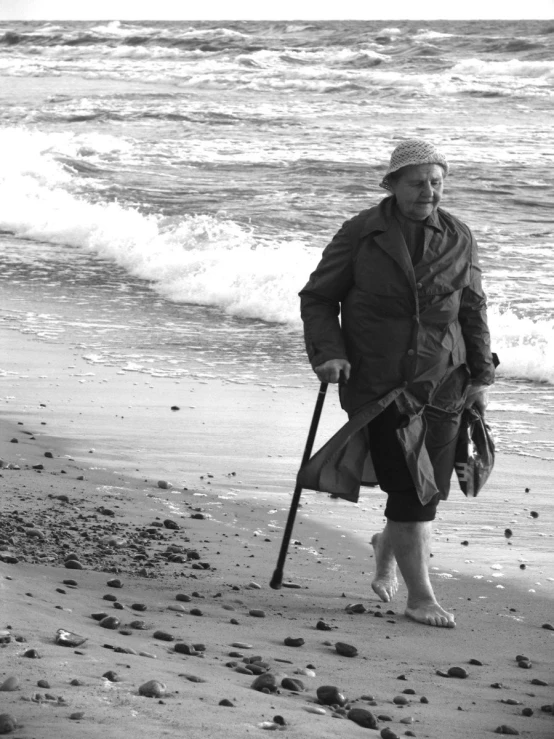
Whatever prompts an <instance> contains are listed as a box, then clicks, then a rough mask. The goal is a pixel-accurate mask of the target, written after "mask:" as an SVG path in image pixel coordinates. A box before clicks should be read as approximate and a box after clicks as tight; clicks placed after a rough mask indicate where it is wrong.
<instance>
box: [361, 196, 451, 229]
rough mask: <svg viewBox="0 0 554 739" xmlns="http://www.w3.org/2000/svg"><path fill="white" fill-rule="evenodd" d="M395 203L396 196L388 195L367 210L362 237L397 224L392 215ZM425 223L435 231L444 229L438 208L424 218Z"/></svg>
mask: <svg viewBox="0 0 554 739" xmlns="http://www.w3.org/2000/svg"><path fill="white" fill-rule="evenodd" d="M395 205H396V197H395V196H394V195H390V196H389V197H386V198H383V200H381V202H380V203H379V205H377V206H376V207H375V208H370V210H369V211H368V212H367V218H366V222H365V225H364V228H363V231H362V233H361V236H362V238H363V237H364V236H369V234H371V233H375V232H376V231H381V232H384V231H388V230H389V228H391V226H392V227H394V226H395V225H396V224H397V220H396V218H395V217H394V207H395ZM425 225H426V226H431V228H433V229H434V230H435V231H440V232H441V233H442V232H443V231H444V226H443V225H442V224H441V221H440V215H439V209H437V210H435V211H433V213H431V215H430V216H428V217H427V218H426V219H425Z"/></svg>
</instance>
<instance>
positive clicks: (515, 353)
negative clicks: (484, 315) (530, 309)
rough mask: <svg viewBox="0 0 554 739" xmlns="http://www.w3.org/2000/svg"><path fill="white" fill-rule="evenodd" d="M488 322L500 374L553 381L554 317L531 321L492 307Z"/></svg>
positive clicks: (539, 380)
mask: <svg viewBox="0 0 554 739" xmlns="http://www.w3.org/2000/svg"><path fill="white" fill-rule="evenodd" d="M489 323H490V328H491V334H492V337H493V345H494V347H493V348H494V351H496V352H497V354H498V355H499V357H500V361H501V365H500V367H499V374H500V375H501V376H503V377H513V378H526V379H529V380H535V381H537V382H548V383H554V320H552V319H537V320H533V319H531V318H525V317H520V316H518V315H516V314H515V313H513V312H511V311H502V312H501V311H499V310H496V309H495V308H494V306H493V307H492V309H490V310H489Z"/></svg>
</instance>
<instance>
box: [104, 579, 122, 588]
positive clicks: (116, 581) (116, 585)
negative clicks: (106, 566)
mask: <svg viewBox="0 0 554 739" xmlns="http://www.w3.org/2000/svg"><path fill="white" fill-rule="evenodd" d="M106 585H107V586H108V587H110V588H122V587H123V583H122V582H121V580H120V579H119V578H117V577H115V578H113V579H112V580H108V582H107V583H106Z"/></svg>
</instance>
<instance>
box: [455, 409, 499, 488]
mask: <svg viewBox="0 0 554 739" xmlns="http://www.w3.org/2000/svg"><path fill="white" fill-rule="evenodd" d="M493 467H494V440H493V438H492V433H491V430H490V427H489V425H488V424H487V423H485V419H484V418H483V416H482V415H481V413H480V412H479V411H478V410H477V409H476V408H466V409H465V411H464V412H463V413H462V423H461V427H460V433H459V436H458V441H457V443H456V457H455V463H454V469H455V470H456V475H457V477H458V482H459V484H460V488H461V489H462V492H463V493H464V494H465V495H466V496H467V497H468V498H475V497H476V496H477V495H478V493H479V491H480V490H481V488H482V487H483V486H484V484H485V483H486V482H487V480H488V479H489V475H490V474H491V472H492V470H493Z"/></svg>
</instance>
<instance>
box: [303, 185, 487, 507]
mask: <svg viewBox="0 0 554 739" xmlns="http://www.w3.org/2000/svg"><path fill="white" fill-rule="evenodd" d="M394 209H395V198H394V196H392V197H387V198H385V199H384V200H382V201H381V203H379V205H377V206H376V207H374V208H370V209H369V210H364V211H362V212H361V213H359V214H358V215H357V216H355V217H354V218H352V219H351V220H349V221H347V222H346V223H344V224H343V226H342V228H341V229H340V231H339V232H338V233H337V234H336V235H335V237H334V239H333V240H332V242H331V243H330V244H329V245H328V246H327V248H326V249H325V250H324V252H323V256H322V259H321V261H320V263H319V265H318V267H317V268H316V270H315V271H314V272H313V273H312V275H311V276H310V279H309V281H308V283H307V285H306V286H305V287H304V289H303V290H302V291H301V292H300V296H301V311H302V319H303V321H304V330H305V339H306V348H307V351H308V356H309V358H310V361H311V363H312V366H313V367H317V366H318V365H320V364H322V363H323V362H326V361H327V360H329V359H342V358H344V359H348V361H349V362H350V364H351V367H352V369H351V375H350V379H349V381H348V384H347V385H346V386H344V387H342V388H341V404H342V407H343V408H344V409H345V410H346V411H347V413H348V415H349V416H350V421H349V422H348V423H347V424H346V425H345V426H344V427H343V428H342V429H340V431H339V432H338V433H337V434H336V435H335V436H334V437H333V438H332V439H331V440H330V441H329V442H328V443H327V444H326V445H325V446H324V447H322V449H320V451H319V452H318V453H316V454H315V455H314V456H313V457H312V459H311V460H310V462H308V464H307V465H305V466H304V467H302V469H301V470H300V473H299V482H300V483H301V484H302V486H303V487H306V488H309V489H312V490H321V491H325V492H330V493H335V494H337V495H339V496H341V497H344V498H347V499H348V500H353V501H356V500H357V499H358V495H359V488H360V484H370V485H371V484H375V483H376V478H375V473H374V470H373V466H372V463H371V450H370V448H369V439H368V433H367V428H366V427H367V423H368V422H369V421H370V420H372V419H373V418H375V417H376V416H377V415H378V414H379V413H380V412H381V411H382V410H384V408H386V407H387V406H388V405H389V404H390V403H392V402H394V403H395V404H396V406H397V408H398V410H399V412H400V414H401V417H402V421H403V422H402V423H401V424H400V425H401V428H399V429H398V431H397V435H398V439H399V442H400V444H401V446H402V448H403V450H404V453H405V456H406V462H407V464H408V468H409V470H410V472H411V475H412V478H413V480H414V484H415V487H416V490H417V493H418V496H419V498H420V500H421V502H422V503H423V504H424V505H425V504H426V503H428V502H429V501H430V500H431V498H432V497H433V496H434V495H435V494H437V493H439V494H440V495H441V497H443V498H445V497H446V496H447V495H448V490H439V489H438V487H437V485H436V482H435V474H434V470H433V467H432V464H431V461H430V459H429V455H428V453H427V450H426V448H425V429H426V419H425V417H424V415H423V410H424V408H425V406H427V405H430V406H433V407H435V408H438V409H440V410H441V411H445V412H447V413H452V414H459V413H461V410H462V408H463V404H464V399H465V393H466V388H467V385H468V383H469V380H470V379H472V380H475V381H478V382H481V383H483V384H485V385H489V384H492V382H494V364H493V358H492V354H491V349H490V336H489V331H488V327H487V317H486V299H485V294H484V293H483V289H482V286H481V270H480V267H479V264H478V258H477V245H476V242H475V239H474V238H473V235H472V234H471V231H470V230H469V228H468V227H467V226H466V225H465V224H464V223H462V222H461V221H460V220H458V219H457V218H455V217H454V216H452V215H451V214H450V213H447V212H446V211H444V210H442V208H437V210H436V211H435V212H434V213H433V214H432V215H431V216H429V218H428V219H427V221H426V225H427V226H428V227H429V228H426V229H425V231H426V233H427V235H426V238H425V249H424V252H423V256H422V258H421V259H420V261H418V262H417V264H416V265H415V266H413V264H412V260H411V257H410V253H409V251H408V247H407V245H406V242H405V240H404V237H403V235H402V231H401V228H400V224H399V222H398V220H397V219H396V218H395V217H394ZM339 315H340V321H339ZM447 472H448V479H449V477H450V473H451V472H452V470H449V471H447Z"/></svg>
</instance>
